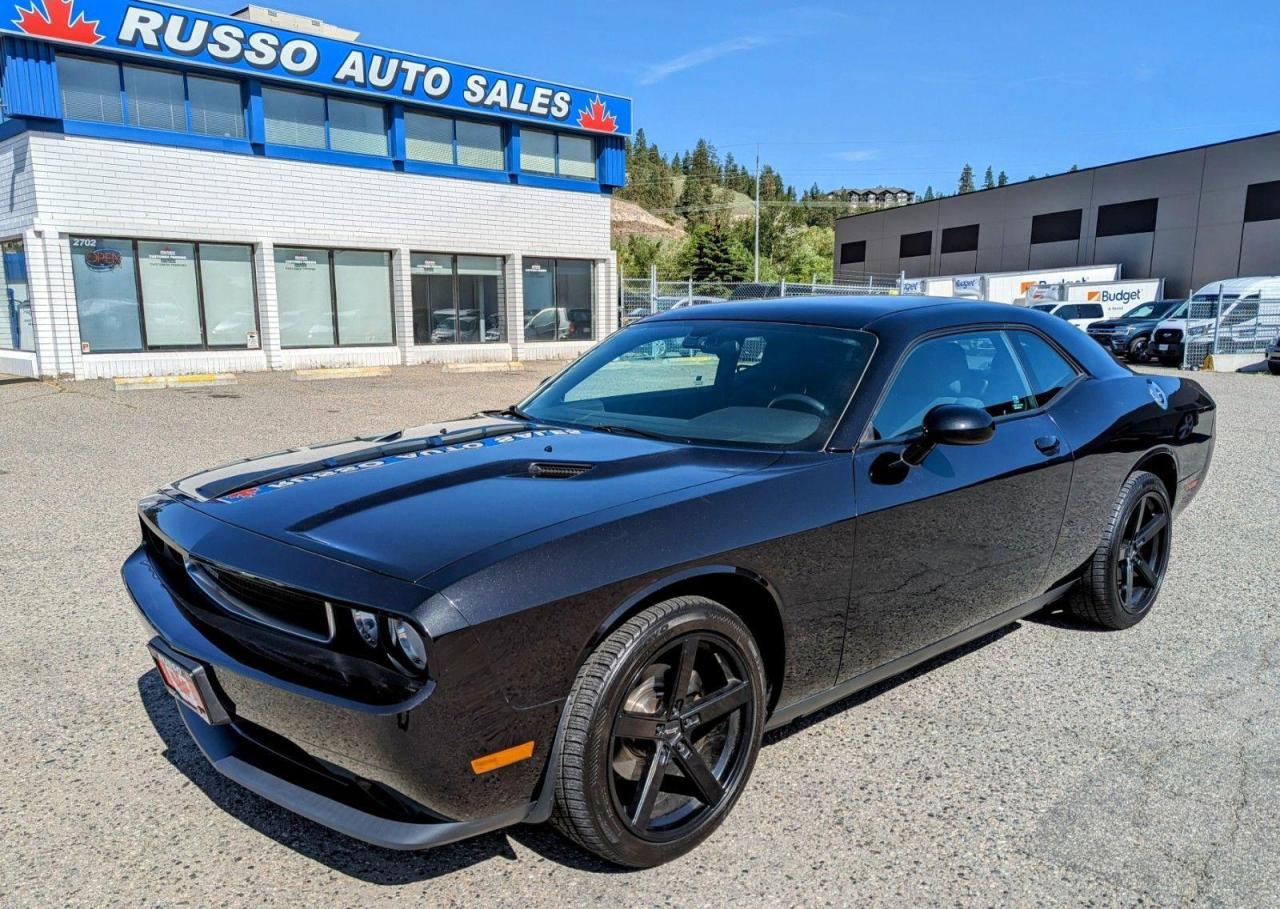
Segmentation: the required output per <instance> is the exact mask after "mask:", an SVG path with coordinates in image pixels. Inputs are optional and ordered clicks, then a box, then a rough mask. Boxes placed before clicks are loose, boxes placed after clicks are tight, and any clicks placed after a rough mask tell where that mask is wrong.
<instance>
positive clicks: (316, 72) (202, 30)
mask: <svg viewBox="0 0 1280 909" xmlns="http://www.w3.org/2000/svg"><path fill="white" fill-rule="evenodd" d="M5 2H6V0H0V6H2V5H3V4H4V3H5ZM0 31H4V32H8V33H11V34H18V35H24V36H27V37H31V38H38V39H41V40H48V41H56V42H58V43H61V44H70V45H80V46H83V47H92V48H93V49H94V50H102V51H119V52H124V53H128V54H133V55H137V56H142V57H151V58H154V59H160V60H167V61H169V62H171V63H185V64H195V65H199V66H205V67H210V68H214V69H221V70H229V71H234V72H238V73H241V74H246V75H251V76H261V77H264V78H270V79H280V80H285V81H288V82H295V83H303V84H305V85H308V86H312V87H315V88H320V89H330V90H333V89H339V90H342V91H350V92H358V93H361V94H366V95H374V96H377V97H380V98H382V99H383V100H400V101H417V102H421V103H425V104H432V105H436V106H439V107H445V108H452V109H454V110H460V111H469V112H472V113H477V114H485V115H489V116H494V115H496V116H503V117H510V118H514V119H518V120H525V121H534V122H538V123H544V124H547V125H550V126H560V127H566V128H569V129H580V130H586V131H589V132H594V133H607V134H617V135H628V134H629V133H630V132H631V102H630V101H629V100H628V99H626V98H622V97H618V96H615V95H606V94H603V93H601V92H596V91H587V90H585V89H580V88H572V87H569V86H563V85H556V84H554V83H550V82H542V81H539V80H536V79H529V78H526V77H524V76H512V75H509V74H506V73H500V72H496V71H493V70H486V69H477V68H476V67H471V66H465V65H463V64H460V63H450V62H447V61H444V60H435V59H431V58H427V57H419V56H414V55H412V54H404V53H400V52H399V51H389V50H384V49H382V48H377V47H371V46H368V45H361V44H350V43H348V42H345V41H336V40H333V39H331V38H321V37H317V36H314V35H304V34H301V33H298V32H292V31H288V30H286V29H279V28H271V27H267V26H263V25H259V24H257V23H252V22H247V21H244V20H241V19H230V18H227V17H225V16H217V15H213V14H212V13H205V12H198V11H195V10H188V9H184V8H182V7H177V6H168V5H165V4H159V3H141V2H128V0H24V2H19V3H17V4H16V5H15V6H14V8H13V14H12V15H11V16H5V15H0Z"/></svg>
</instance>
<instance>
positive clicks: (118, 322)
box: [71, 237, 258, 353]
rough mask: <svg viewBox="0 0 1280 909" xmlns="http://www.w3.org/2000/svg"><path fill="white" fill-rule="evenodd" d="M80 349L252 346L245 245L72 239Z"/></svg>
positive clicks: (253, 319)
mask: <svg viewBox="0 0 1280 909" xmlns="http://www.w3.org/2000/svg"><path fill="white" fill-rule="evenodd" d="M71 272H72V276H73V277H74V279H75V288H76V307H77V309H78V311H79V314H80V341H81V344H82V346H83V350H84V352H85V353H123V352H130V351H141V350H165V349H183V350H188V349H200V348H205V347H236V348H241V349H243V348H247V347H249V346H255V347H256V346H257V340H256V339H257V328H258V320H257V306H256V304H255V297H254V285H253V250H252V249H251V248H250V247H248V246H240V245H231V244H216V243H209V244H203V243H186V242H177V241H167V240H165V241H156V240H137V241H134V240H122V239H117V238H113V237H72V238H71Z"/></svg>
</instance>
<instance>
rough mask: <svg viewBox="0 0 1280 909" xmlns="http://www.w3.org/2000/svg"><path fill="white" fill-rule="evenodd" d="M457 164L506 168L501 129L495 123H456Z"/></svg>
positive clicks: (485, 167)
mask: <svg viewBox="0 0 1280 909" xmlns="http://www.w3.org/2000/svg"><path fill="white" fill-rule="evenodd" d="M458 163H459V164H460V165H462V166H463V167H482V168H484V169H486V170H502V169H503V168H505V167H506V166H507V153H506V148H505V147H504V146H503V144H502V127H501V126H499V125H498V124H496V123H476V122H475V121H474V120H459V121H458Z"/></svg>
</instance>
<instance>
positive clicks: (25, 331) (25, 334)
mask: <svg viewBox="0 0 1280 909" xmlns="http://www.w3.org/2000/svg"><path fill="white" fill-rule="evenodd" d="M0 248H2V249H3V258H2V259H0V262H3V267H4V276H3V279H4V280H3V283H4V300H3V301H2V302H0V348H4V349H6V350H35V341H36V339H35V329H34V326H33V325H32V323H31V299H30V293H29V291H28V290H27V256H26V251H25V249H24V247H23V244H22V241H21V240H6V241H5V242H4V244H3V246H2V247H0ZM5 304H7V305H5Z"/></svg>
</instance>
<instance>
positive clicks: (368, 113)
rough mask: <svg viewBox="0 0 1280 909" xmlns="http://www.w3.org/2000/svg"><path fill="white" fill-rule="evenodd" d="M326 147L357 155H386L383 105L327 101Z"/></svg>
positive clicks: (339, 100) (385, 125)
mask: <svg viewBox="0 0 1280 909" xmlns="http://www.w3.org/2000/svg"><path fill="white" fill-rule="evenodd" d="M329 147H330V148H331V149H333V150H334V151H341V152H351V153H353V154H357V155H386V154H387V118H386V113H385V112H384V111H383V109H382V105H381V104H369V103H366V102H364V101H344V100H342V99H340V98H330V99H329Z"/></svg>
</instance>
